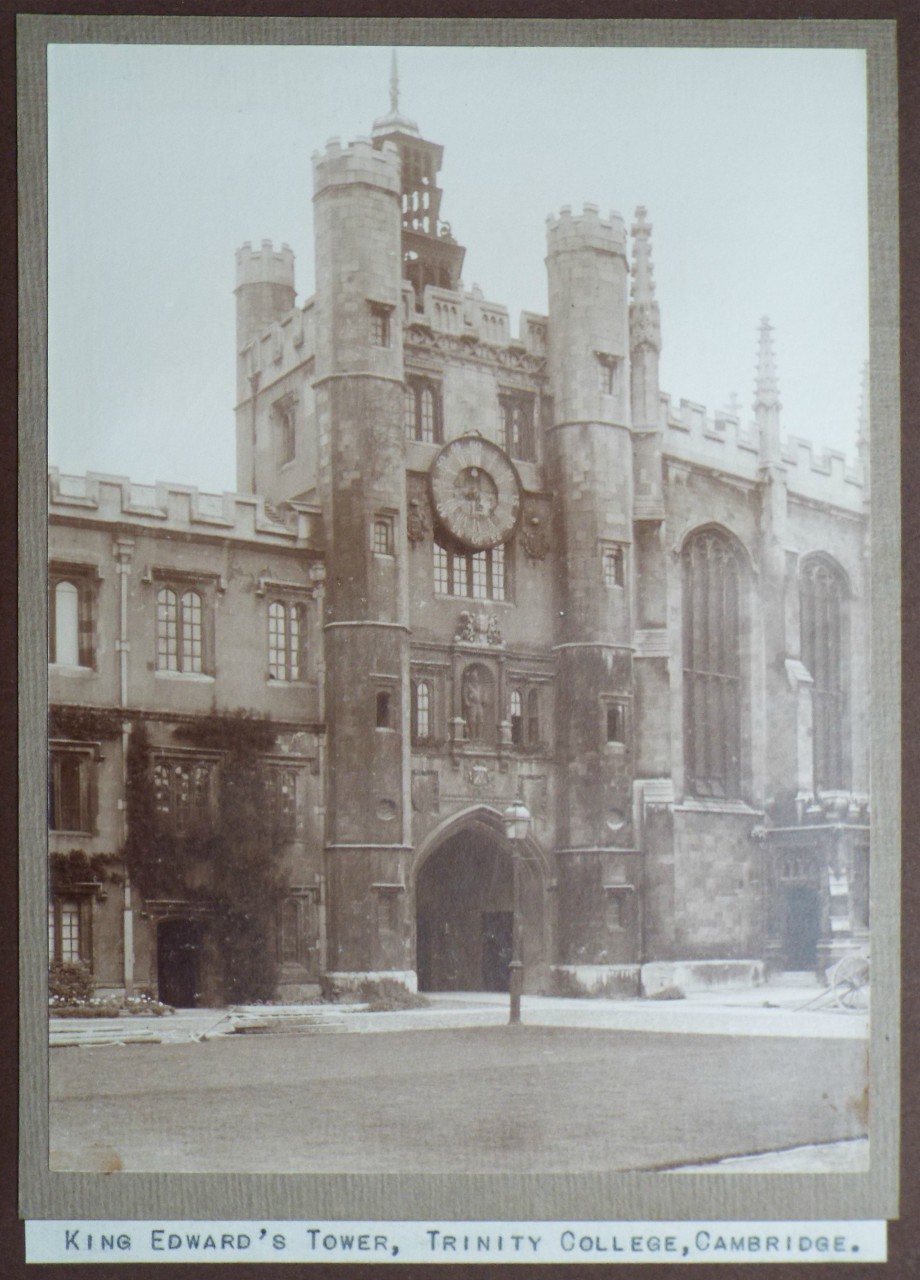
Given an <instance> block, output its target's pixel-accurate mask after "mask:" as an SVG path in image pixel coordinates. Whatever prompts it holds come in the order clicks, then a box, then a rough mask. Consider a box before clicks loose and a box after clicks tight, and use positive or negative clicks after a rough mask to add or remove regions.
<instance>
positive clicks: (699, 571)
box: [683, 531, 741, 798]
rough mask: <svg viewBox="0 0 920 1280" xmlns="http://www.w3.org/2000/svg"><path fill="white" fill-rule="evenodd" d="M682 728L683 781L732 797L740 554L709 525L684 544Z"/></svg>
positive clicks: (737, 733) (735, 787) (737, 772)
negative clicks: (737, 554)
mask: <svg viewBox="0 0 920 1280" xmlns="http://www.w3.org/2000/svg"><path fill="white" fill-rule="evenodd" d="M683 573H684V634H683V649H684V730H685V734H684V736H685V756H686V769H687V784H688V788H689V789H690V791H691V792H693V793H694V794H696V795H700V796H712V797H718V798H725V797H733V796H737V795H739V793H740V784H741V767H740V761H741V653H740V650H741V630H740V594H739V586H740V584H739V570H738V561H737V559H736V557H735V554H734V551H733V550H732V548H731V546H730V545H729V543H728V541H727V540H726V539H725V538H724V537H722V535H720V534H718V533H716V532H713V531H704V532H703V533H700V534H697V535H696V536H695V537H693V538H692V539H691V540H690V541H689V542H688V544H687V546H686V548H685V549H684V555H683Z"/></svg>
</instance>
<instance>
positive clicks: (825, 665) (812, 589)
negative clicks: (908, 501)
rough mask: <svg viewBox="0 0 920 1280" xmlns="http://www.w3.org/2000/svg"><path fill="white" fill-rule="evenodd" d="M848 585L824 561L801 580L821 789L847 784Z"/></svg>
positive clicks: (813, 562) (813, 563) (808, 567)
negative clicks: (846, 638) (846, 642)
mask: <svg viewBox="0 0 920 1280" xmlns="http://www.w3.org/2000/svg"><path fill="white" fill-rule="evenodd" d="M844 616H845V587H844V582H843V578H842V576H841V574H840V573H839V572H838V571H837V570H836V569H835V568H834V567H833V566H832V565H831V564H829V563H828V562H827V561H826V560H824V559H822V558H820V557H814V558H812V559H810V560H808V561H806V563H805V565H804V567H803V569H802V574H801V578H800V583H799V617H800V627H801V637H802V661H803V662H804V664H805V667H806V668H807V670H808V673H809V675H810V676H811V678H812V679H813V680H814V684H813V685H812V690H811V700H812V740H813V750H814V783H815V788H816V789H817V790H819V791H820V790H831V791H833V790H838V789H842V788H844V787H846V786H847V785H848V778H847V767H846V761H847V752H846V750H845V713H846V706H845V701H846V689H845V680H844V631H843V622H844Z"/></svg>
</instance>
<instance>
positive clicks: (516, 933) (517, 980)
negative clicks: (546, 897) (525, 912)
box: [504, 800, 530, 1027]
mask: <svg viewBox="0 0 920 1280" xmlns="http://www.w3.org/2000/svg"><path fill="white" fill-rule="evenodd" d="M504 823H505V838H506V839H507V841H508V844H509V845H510V847H511V877H512V879H511V895H512V897H511V903H512V907H511V912H512V914H511V964H510V966H509V967H510V969H511V978H510V982H509V984H508V989H509V992H510V995H511V1008H510V1013H509V1016H508V1024H509V1026H512V1027H514V1026H518V1025H519V1023H520V1021H521V991H522V990H523V987H524V961H523V959H522V946H521V943H522V941H523V939H522V936H521V935H522V924H523V922H522V919H521V853H522V851H523V848H524V841H525V840H526V839H527V835H528V832H529V831H530V810H529V809H528V808H527V806H526V804H523V803H522V802H521V801H520V800H515V802H514V803H513V804H510V805H509V806H508V808H507V809H506V810H505V813H504Z"/></svg>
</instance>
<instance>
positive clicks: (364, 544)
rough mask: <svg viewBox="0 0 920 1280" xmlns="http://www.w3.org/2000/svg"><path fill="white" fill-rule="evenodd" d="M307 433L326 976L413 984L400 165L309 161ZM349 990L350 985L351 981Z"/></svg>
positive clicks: (352, 154)
mask: <svg viewBox="0 0 920 1280" xmlns="http://www.w3.org/2000/svg"><path fill="white" fill-rule="evenodd" d="M314 193H315V194H314V208H315V228H316V231H315V234H316V295H315V308H316V371H315V380H314V384H313V386H314V392H315V396H316V429H317V436H318V463H319V466H318V480H319V484H318V491H319V497H320V502H321V506H322V512H323V522H324V527H325V530H326V555H327V572H328V578H327V588H326V613H325V619H324V633H325V664H326V680H325V687H326V723H327V733H328V760H327V770H326V778H327V791H326V804H327V812H326V877H327V888H328V906H327V911H328V915H327V929H328V970H329V972H330V973H331V974H333V975H337V974H342V975H348V974H366V973H369V972H377V971H380V970H389V971H397V972H399V971H408V970H412V969H413V968H414V951H413V929H412V922H411V920H410V919H408V918H404V917H406V894H405V893H404V892H403V891H402V889H403V886H404V885H405V883H406V875H405V865H404V864H405V860H406V855H407V850H408V846H409V844H410V840H411V836H410V826H409V824H410V813H409V804H408V739H407V735H406V733H405V732H404V726H405V725H406V724H407V722H408V715H409V702H408V687H409V651H408V590H407V577H406V573H407V558H408V551H407V542H406V534H405V528H406V520H405V513H406V499H405V431H404V427H403V383H402V377H403V362H402V317H401V313H400V304H401V290H402V251H401V232H402V215H401V190H400V165H399V156H398V152H397V150H396V147H395V146H393V145H392V144H390V143H386V142H384V143H383V144H382V146H381V147H380V148H379V149H377V148H375V147H374V145H373V144H372V143H371V141H370V140H369V139H367V140H364V139H361V140H358V141H356V142H355V143H354V144H352V145H351V146H349V147H347V148H344V149H343V148H342V147H341V146H340V145H339V143H338V141H333V142H331V143H330V144H329V146H328V147H327V149H326V152H325V154H324V155H318V156H315V157H314ZM346 981H347V979H346Z"/></svg>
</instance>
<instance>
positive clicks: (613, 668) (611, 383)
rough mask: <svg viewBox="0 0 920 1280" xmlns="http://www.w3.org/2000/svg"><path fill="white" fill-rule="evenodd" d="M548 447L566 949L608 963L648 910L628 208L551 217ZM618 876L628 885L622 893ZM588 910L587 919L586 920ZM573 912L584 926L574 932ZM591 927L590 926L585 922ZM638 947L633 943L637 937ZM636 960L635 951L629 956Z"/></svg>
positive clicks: (574, 959)
mask: <svg viewBox="0 0 920 1280" xmlns="http://www.w3.org/2000/svg"><path fill="white" fill-rule="evenodd" d="M547 269H548V274H549V338H548V348H549V349H548V372H549V380H550V385H551V388H552V395H553V403H554V421H553V424H552V426H551V427H550V429H549V433H548V439H547V458H548V462H549V467H550V475H551V477H552V487H553V489H554V491H555V494H556V498H557V503H558V510H559V513H560V522H561V529H560V535H561V537H560V541H561V546H562V551H563V555H564V563H565V573H564V575H561V580H560V583H559V601H558V612H559V615H560V618H561V625H560V632H559V636H558V643H557V650H556V656H557V665H556V681H557V688H556V715H557V737H558V745H559V757H560V762H561V768H562V770H563V777H562V778H561V779H560V781H561V783H562V785H561V786H560V788H559V794H560V801H561V802H560V806H559V814H558V824H559V825H558V831H557V839H558V846H559V862H560V884H559V918H560V922H561V925H560V950H561V956H560V959H561V960H562V962H563V963H573V964H574V963H597V962H599V960H600V956H599V955H598V956H595V955H593V954H591V945H592V944H591V942H590V941H589V940H590V939H591V938H592V937H594V938H601V937H603V936H605V934H606V933H607V930H606V929H605V928H604V916H605V914H606V913H607V912H609V911H613V912H616V913H617V914H618V915H619V916H620V927H621V929H622V934H621V936H622V937H623V938H624V939H630V942H629V943H627V947H629V946H631V945H633V940H634V938H635V936H636V928H637V921H636V920H635V918H634V917H635V910H634V903H633V900H632V897H631V896H630V895H629V894H628V893H627V892H626V891H625V890H626V886H627V885H628V884H629V883H630V881H631V878H632V876H631V866H630V857H631V855H629V854H625V853H624V854H617V853H615V852H613V850H615V849H623V850H630V849H632V847H633V845H634V843H635V840H634V834H633V829H632V827H633V824H632V813H631V808H632V803H631V802H632V773H633V769H632V720H633V712H632V650H631V645H632V623H631V615H632V602H631V590H632V588H631V558H632V546H631V543H632V527H633V457H632V439H631V434H630V383H629V326H628V293H629V287H628V280H629V267H628V264H627V259H626V233H625V228H624V226H623V221H622V219H621V218H620V217H619V215H617V214H611V216H610V217H609V218H608V219H603V218H601V217H600V216H599V214H598V210H597V208H596V207H595V206H593V205H586V206H585V209H584V212H583V213H582V214H581V215H580V216H578V215H573V214H572V213H571V211H570V210H569V209H567V208H566V209H563V210H562V213H561V215H560V217H559V218H558V219H552V218H551V219H550V221H549V225H548V256H547ZM617 886H622V887H623V892H622V893H619V892H618V888H617ZM576 921H579V924H578V927H577V930H576V929H575V927H574V922H576ZM565 922H570V924H571V925H572V932H571V936H567V929H566V924H565ZM586 924H587V926H588V927H587V928H586V927H585V926H586ZM624 949H626V948H624ZM631 958H633V957H631V956H627V955H622V956H618V957H617V959H618V960H624V961H625V960H627V959H631Z"/></svg>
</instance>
